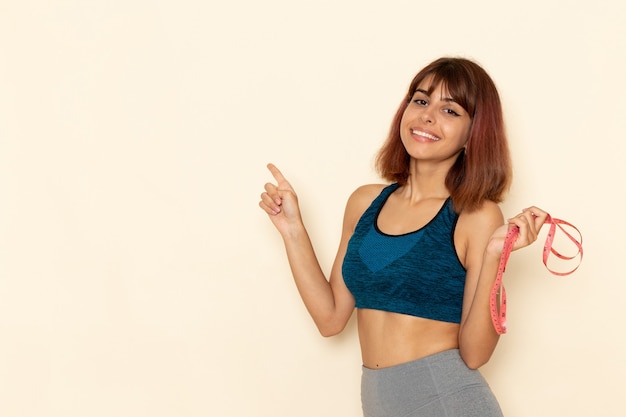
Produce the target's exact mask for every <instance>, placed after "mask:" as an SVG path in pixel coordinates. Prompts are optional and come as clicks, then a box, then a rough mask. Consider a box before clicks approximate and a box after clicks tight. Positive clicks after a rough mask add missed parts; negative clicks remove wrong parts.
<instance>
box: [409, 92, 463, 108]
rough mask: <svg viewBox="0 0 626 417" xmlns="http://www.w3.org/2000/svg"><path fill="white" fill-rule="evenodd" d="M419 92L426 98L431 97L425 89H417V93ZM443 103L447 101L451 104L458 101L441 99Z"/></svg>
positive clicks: (446, 98)
mask: <svg viewBox="0 0 626 417" xmlns="http://www.w3.org/2000/svg"><path fill="white" fill-rule="evenodd" d="M418 91H419V92H420V93H422V94H424V95H425V96H428V97H430V94H428V91H426V90H424V89H421V88H416V89H415V92H418ZM413 94H415V93H413ZM441 101H447V102H450V103H457V101H456V100H455V99H453V98H452V97H441ZM457 104H458V103H457Z"/></svg>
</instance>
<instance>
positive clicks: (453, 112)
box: [444, 109, 460, 116]
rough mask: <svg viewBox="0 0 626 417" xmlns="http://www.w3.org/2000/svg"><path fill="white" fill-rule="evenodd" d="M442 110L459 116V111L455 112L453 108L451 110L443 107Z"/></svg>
mask: <svg viewBox="0 0 626 417" xmlns="http://www.w3.org/2000/svg"><path fill="white" fill-rule="evenodd" d="M444 112H446V113H448V114H450V115H452V116H460V114H459V113H457V112H455V111H454V110H452V109H444Z"/></svg>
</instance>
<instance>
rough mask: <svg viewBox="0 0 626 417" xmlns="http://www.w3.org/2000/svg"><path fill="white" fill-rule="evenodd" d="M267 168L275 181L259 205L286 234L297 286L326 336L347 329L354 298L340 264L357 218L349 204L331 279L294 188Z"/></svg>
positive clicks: (274, 171)
mask: <svg viewBox="0 0 626 417" xmlns="http://www.w3.org/2000/svg"><path fill="white" fill-rule="evenodd" d="M268 169H269V170H270V172H271V173H272V175H273V176H274V178H275V180H276V184H271V183H268V184H266V185H265V192H264V193H263V194H262V195H261V201H260V203H259V206H260V207H261V208H262V209H263V210H264V211H265V212H266V213H267V214H268V215H269V217H270V220H271V221H272V223H273V224H274V226H275V227H276V229H277V230H278V231H279V233H280V234H281V237H282V238H283V242H284V244H285V249H286V252H287V258H288V260H289V265H290V267H291V272H292V274H293V278H294V281H295V283H296V287H297V288H298V291H299V293H300V296H301V297H302V301H303V302H304V305H305V306H306V308H307V310H308V312H309V314H310V315H311V317H312V318H313V321H314V322H315V324H316V326H317V328H318V329H319V331H320V333H321V334H322V335H324V336H332V335H335V334H337V333H339V332H341V331H342V330H343V329H344V327H345V325H346V324H347V322H348V320H349V319H350V316H351V314H352V311H353V310H354V299H353V297H352V294H350V292H349V291H348V289H347V288H346V286H345V284H344V282H343V278H342V275H341V265H342V262H343V257H344V254H345V250H346V247H347V243H348V240H349V239H350V236H351V235H352V230H353V228H354V225H355V224H356V220H354V218H353V217H354V216H352V215H350V214H349V213H350V212H351V211H350V210H348V208H346V216H345V218H344V225H343V232H342V237H341V242H340V244H339V249H338V252H337V257H336V259H335V262H334V264H333V267H332V271H331V276H330V279H326V276H325V275H324V273H323V271H322V268H321V267H320V264H319V261H318V259H317V257H316V255H315V251H314V248H313V245H312V243H311V239H310V238H309V235H308V233H307V230H306V228H305V226H304V223H303V221H302V216H301V213H300V208H299V206H298V198H297V196H296V193H295V191H294V190H293V188H292V187H291V185H290V184H289V182H288V181H287V180H286V179H285V177H284V176H283V175H282V173H281V172H280V171H279V170H278V168H276V167H275V166H274V165H272V164H270V165H268ZM349 206H350V204H349Z"/></svg>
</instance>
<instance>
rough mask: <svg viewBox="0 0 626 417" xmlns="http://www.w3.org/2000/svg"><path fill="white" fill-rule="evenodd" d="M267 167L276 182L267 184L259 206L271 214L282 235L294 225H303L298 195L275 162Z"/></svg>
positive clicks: (271, 218)
mask: <svg viewBox="0 0 626 417" xmlns="http://www.w3.org/2000/svg"><path fill="white" fill-rule="evenodd" d="M267 168H268V169H269V170H270V172H271V173H272V176H273V177H274V179H275V180H276V184H272V183H267V184H265V192H264V193H262V194H261V201H260V202H259V207H261V208H262V209H263V210H264V211H265V212H266V213H267V214H268V215H269V217H270V220H271V221H272V223H273V224H274V226H276V228H277V229H278V231H279V232H280V233H281V235H285V234H287V233H288V232H289V230H290V229H291V228H292V227H294V226H296V227H299V226H301V225H302V218H301V215H300V207H299V206H298V196H297V195H296V192H295V191H294V189H293V187H291V184H289V181H287V180H286V179H285V177H284V176H283V174H282V173H281V172H280V170H279V169H278V168H276V166H275V165H274V164H268V165H267Z"/></svg>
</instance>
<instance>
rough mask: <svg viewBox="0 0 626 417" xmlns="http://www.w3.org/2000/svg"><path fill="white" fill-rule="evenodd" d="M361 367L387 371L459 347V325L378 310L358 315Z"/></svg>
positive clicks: (360, 311)
mask: <svg viewBox="0 0 626 417" xmlns="http://www.w3.org/2000/svg"><path fill="white" fill-rule="evenodd" d="M357 317H358V327H359V339H360V342H361V354H362V357H363V366H365V367H366V368H370V369H381V368H388V367H390V366H395V365H400V364H402V363H407V362H411V361H414V360H416V359H420V358H424V357H426V356H430V355H433V354H435V353H439V352H443V351H444V350H449V349H456V348H458V346H459V325H458V324H456V323H447V322H442V321H437V320H429V319H424V318H420V317H414V316H409V315H405V314H397V313H390V312H387V311H380V310H369V309H359V310H358V312H357Z"/></svg>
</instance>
